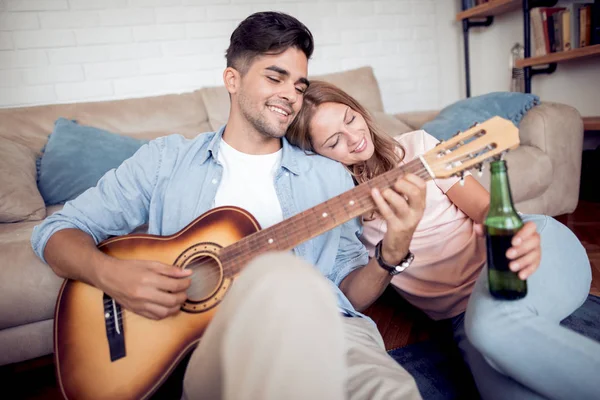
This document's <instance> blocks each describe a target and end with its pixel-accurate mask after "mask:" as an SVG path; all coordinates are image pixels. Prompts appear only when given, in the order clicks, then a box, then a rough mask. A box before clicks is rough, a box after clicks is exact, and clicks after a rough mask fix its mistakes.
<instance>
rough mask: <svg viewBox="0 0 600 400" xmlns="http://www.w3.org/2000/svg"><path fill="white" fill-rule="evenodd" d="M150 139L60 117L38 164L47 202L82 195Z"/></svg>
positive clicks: (40, 180)
mask: <svg viewBox="0 0 600 400" xmlns="http://www.w3.org/2000/svg"><path fill="white" fill-rule="evenodd" d="M147 142H148V141H147V140H142V139H135V138H132V137H128V136H123V135H117V134H115V133H112V132H108V131H105V130H103V129H98V128H95V127H91V126H84V125H79V124H78V123H77V122H75V121H70V120H68V119H65V118H59V119H58V120H57V121H56V123H55V125H54V131H53V132H52V134H51V135H50V136H49V137H48V143H47V144H46V146H45V147H44V149H43V151H42V155H41V156H40V157H39V159H38V164H37V165H38V187H39V191H40V193H41V195H42V197H43V198H44V201H45V203H46V205H53V204H62V203H64V202H66V201H68V200H71V199H74V198H75V197H77V196H79V195H80V194H81V193H83V192H84V191H85V190H87V189H88V188H90V187H93V186H95V185H96V183H97V182H98V180H99V179H100V178H101V177H102V176H103V175H104V174H105V173H106V172H108V171H109V170H111V169H113V168H116V167H118V166H119V165H120V164H121V163H122V162H123V161H125V160H126V159H127V158H129V157H131V156H132V155H133V154H134V153H135V152H136V151H137V150H138V149H139V148H140V147H141V146H142V145H143V144H144V143H147Z"/></svg>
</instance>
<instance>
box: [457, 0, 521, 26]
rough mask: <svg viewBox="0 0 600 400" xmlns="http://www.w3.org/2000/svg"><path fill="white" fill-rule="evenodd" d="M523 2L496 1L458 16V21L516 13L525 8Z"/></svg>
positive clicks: (462, 12)
mask: <svg viewBox="0 0 600 400" xmlns="http://www.w3.org/2000/svg"><path fill="white" fill-rule="evenodd" d="M522 3H523V1H522V0H495V1H490V2H489V3H485V4H481V5H479V6H475V7H473V8H469V9H468V10H465V11H461V12H459V13H458V14H456V20H457V21H462V20H464V19H467V18H485V17H493V16H496V15H501V14H504V13H507V12H510V11H515V10H518V9H520V8H521V7H522V6H523V4H522Z"/></svg>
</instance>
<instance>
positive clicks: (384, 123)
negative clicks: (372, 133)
mask: <svg viewBox="0 0 600 400" xmlns="http://www.w3.org/2000/svg"><path fill="white" fill-rule="evenodd" d="M371 116H372V117H373V119H374V120H375V123H376V124H377V125H379V127H380V128H381V129H383V131H384V132H385V133H387V134H388V135H390V136H392V137H393V136H398V135H401V134H403V133H407V132H412V131H414V129H412V127H410V126H408V125H407V124H405V123H404V122H402V121H400V120H399V119H398V118H395V117H394V116H392V115H390V114H386V113H384V112H381V111H378V112H372V113H371Z"/></svg>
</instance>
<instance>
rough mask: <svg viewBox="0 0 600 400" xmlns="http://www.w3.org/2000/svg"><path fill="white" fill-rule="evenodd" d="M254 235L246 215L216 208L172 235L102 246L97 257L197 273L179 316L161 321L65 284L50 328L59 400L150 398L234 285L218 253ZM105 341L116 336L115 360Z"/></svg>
mask: <svg viewBox="0 0 600 400" xmlns="http://www.w3.org/2000/svg"><path fill="white" fill-rule="evenodd" d="M259 229H260V227H259V224H258V222H256V220H255V219H254V217H252V215H250V214H249V213H247V212H246V211H244V210H242V209H239V208H236V207H221V208H216V209H213V210H211V211H208V212H207V213H205V214H203V215H202V216H200V217H198V218H197V219H196V220H194V221H193V222H192V223H190V224H189V225H188V226H187V227H185V228H184V229H182V230H181V231H180V232H178V233H176V234H174V235H171V236H155V235H146V234H130V235H125V236H121V237H115V238H111V239H107V240H106V241H104V242H102V243H100V244H99V245H98V248H99V249H100V250H101V251H103V252H105V253H106V254H109V255H111V256H113V257H116V258H119V259H132V260H133V259H137V260H154V261H160V262H162V263H165V264H171V265H176V266H179V267H181V268H193V269H194V270H195V273H194V274H193V276H194V277H193V278H192V286H191V287H190V289H189V290H188V301H186V303H185V304H184V305H183V307H182V311H181V312H179V313H177V315H175V316H172V317H168V318H165V319H162V320H159V321H155V320H151V319H147V318H145V317H142V316H139V315H137V314H134V313H132V312H129V311H127V310H124V309H122V310H120V306H118V304H116V303H114V302H113V301H112V299H111V298H110V297H108V296H105V295H104V293H103V292H102V291H100V290H98V289H96V288H95V287H93V286H90V285H87V284H85V283H82V282H79V281H73V280H66V281H65V282H64V284H63V286H62V288H61V290H60V293H59V295H58V300H57V305H56V310H55V323H54V353H55V361H56V368H57V377H58V381H59V385H60V388H61V391H62V393H63V395H64V396H65V398H68V399H139V398H147V397H148V396H150V395H151V394H152V393H153V392H155V391H156V389H158V388H159V387H160V385H161V384H162V383H163V382H164V381H165V380H166V378H167V377H168V376H169V375H170V373H171V372H172V371H173V369H174V368H175V367H176V366H177V364H178V363H179V361H180V360H181V359H182V358H183V357H184V356H185V355H186V353H187V352H188V351H190V350H191V349H192V348H193V347H194V346H195V345H196V344H197V343H198V341H199V340H200V338H201V336H202V334H203V332H204V330H205V329H206V327H207V326H208V324H209V323H210V321H211V319H212V317H213V315H214V313H215V312H216V310H217V308H218V304H219V303H220V301H221V299H222V298H223V296H224V295H225V293H226V292H227V290H228V289H229V287H230V285H231V283H232V281H233V277H231V276H227V275H226V274H223V264H222V263H221V261H220V260H219V250H220V249H221V248H223V247H225V246H227V245H229V244H232V243H234V242H237V241H238V240H240V239H241V238H243V237H245V236H247V235H249V234H251V233H254V232H256V231H258V230H259ZM111 335H113V336H111ZM109 337H116V338H117V339H116V340H115V341H114V346H115V349H113V353H112V355H113V356H115V358H116V357H118V359H115V360H111V349H110V345H109ZM119 353H120V356H119Z"/></svg>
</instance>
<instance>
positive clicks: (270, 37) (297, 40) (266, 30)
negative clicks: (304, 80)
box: [225, 11, 314, 75]
mask: <svg viewBox="0 0 600 400" xmlns="http://www.w3.org/2000/svg"><path fill="white" fill-rule="evenodd" d="M290 47H296V48H297V49H299V50H301V51H302V52H303V53H304V54H305V55H306V58H307V59H310V57H311V55H312V53H313V49H314V43H313V36H312V33H311V32H310V30H309V29H308V28H307V27H306V26H305V25H304V24H303V23H302V22H300V21H298V20H297V19H296V18H294V17H292V16H290V15H287V14H284V13H281V12H274V11H265V12H257V13H254V14H252V15H250V16H249V17H248V18H246V19H245V20H243V21H242V22H241V23H240V24H239V25H238V26H237V28H236V29H235V30H234V31H233V33H232V34H231V39H230V41H229V48H228V49H227V52H226V53H225V57H226V58H227V66H228V67H233V68H235V69H237V70H238V71H240V73H241V74H242V75H243V74H245V73H246V72H247V71H248V68H249V66H250V64H251V63H252V61H253V60H254V58H256V57H257V56H260V55H263V54H281V53H283V52H284V51H286V50H287V49H289V48H290Z"/></svg>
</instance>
